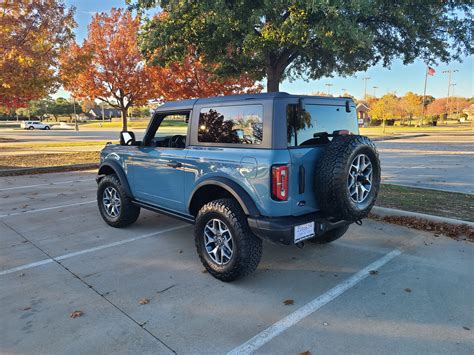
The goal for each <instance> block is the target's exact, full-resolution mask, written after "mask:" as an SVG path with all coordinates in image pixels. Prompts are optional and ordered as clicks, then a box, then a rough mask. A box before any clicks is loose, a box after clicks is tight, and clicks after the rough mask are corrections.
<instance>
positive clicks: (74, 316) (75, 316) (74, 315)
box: [69, 311, 84, 318]
mask: <svg viewBox="0 0 474 355" xmlns="http://www.w3.org/2000/svg"><path fill="white" fill-rule="evenodd" d="M83 314H84V313H82V311H74V312H72V313H71V314H70V315H69V317H71V318H77V317H81V316H82V315H83Z"/></svg>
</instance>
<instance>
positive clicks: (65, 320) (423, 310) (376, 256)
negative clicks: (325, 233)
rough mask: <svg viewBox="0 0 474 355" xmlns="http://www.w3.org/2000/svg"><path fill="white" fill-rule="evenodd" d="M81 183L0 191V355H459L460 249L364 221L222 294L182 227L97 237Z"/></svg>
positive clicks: (266, 257)
mask: <svg viewBox="0 0 474 355" xmlns="http://www.w3.org/2000/svg"><path fill="white" fill-rule="evenodd" d="M93 178H94V172H74V173H56V174H42V175H32V176H20V177H2V178H0V314H1V322H0V352H1V353H22V354H32V353H35V354H56V353H61V354H64V353H112V352H113V353H134V354H135V353H160V354H166V353H179V354H197V353H200V354H226V353H248V352H255V353H261V354H298V353H300V352H305V351H310V352H311V353H312V354H317V353H329V354H336V353H358V354H360V353H364V354H380V353H389V352H390V353H417V354H423V353H426V354H446V353H456V354H472V350H473V349H474V336H473V331H474V300H473V297H472V295H473V294H474V272H473V271H474V257H473V256H474V244H472V243H468V242H462V241H454V240H452V239H449V238H447V237H435V236H434V235H432V234H431V233H425V232H420V231H414V230H411V229H407V228H404V227H400V226H394V225H390V224H385V223H381V222H376V221H372V220H364V224H363V226H356V225H353V226H351V228H350V229H349V232H348V233H347V234H346V235H345V236H344V237H343V238H342V239H340V240H338V241H336V242H334V243H332V244H329V245H325V246H316V245H311V244H309V243H307V244H306V246H305V247H304V248H303V249H298V248H296V247H285V246H279V245H272V244H268V243H265V244H264V254H263V258H262V262H261V264H260V266H259V268H258V269H257V271H256V272H255V273H254V274H252V275H250V276H249V277H247V278H245V279H243V280H239V281H237V282H233V283H223V282H220V281H218V280H216V279H214V278H212V277H211V276H210V275H209V274H207V273H205V272H203V270H204V268H203V267H202V265H201V264H200V262H199V259H198V257H197V255H196V251H195V247H194V240H193V229H192V226H190V225H187V224H184V223H182V222H179V221H177V220H174V219H171V218H168V217H165V216H162V215H158V214H155V213H152V212H148V211H142V213H141V216H140V218H139V220H138V221H137V223H136V224H134V225H133V226H130V227H129V228H126V229H114V228H111V227H109V226H108V225H106V224H105V223H104V222H103V221H102V220H101V218H100V216H99V213H98V210H97V206H96V202H95V193H96V184H95V181H94V179H93ZM74 311H80V313H76V314H81V316H79V317H77V318H72V317H70V315H71V313H73V312H74Z"/></svg>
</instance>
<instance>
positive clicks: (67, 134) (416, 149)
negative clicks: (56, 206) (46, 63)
mask: <svg viewBox="0 0 474 355" xmlns="http://www.w3.org/2000/svg"><path fill="white" fill-rule="evenodd" d="M119 131H120V130H119V129H117V130H106V131H103V130H98V129H95V130H87V131H86V130H81V131H79V132H74V131H21V130H0V137H3V138H9V139H14V140H17V141H18V142H55V141H57V142H59V141H72V140H74V141H81V140H83V141H93V140H101V141H104V140H117V139H118V137H119ZM135 133H136V135H137V139H142V137H143V134H144V130H143V129H141V130H136V132H135ZM0 144H1V143H0ZM376 145H377V147H378V149H379V152H380V159H381V162H382V179H383V182H385V183H391V184H399V185H407V186H413V187H422V188H432V189H440V190H446V191H453V192H462V193H470V194H474V132H472V131H464V132H450V133H447V132H446V131H445V132H444V133H430V135H429V136H426V137H418V138H406V139H399V140H387V141H378V142H376ZM100 148H101V147H100V146H90V147H88V148H82V149H84V150H87V149H89V150H98V149H100ZM66 149H67V147H66V148H61V149H58V148H42V149H41V151H45V152H46V151H49V152H57V151H65V150H66ZM80 149H81V148H80V147H75V148H73V150H74V151H78V150H80ZM2 152H3V154H7V153H8V154H21V153H20V152H15V151H11V150H10V151H7V150H3V151H2ZM23 154H25V152H23Z"/></svg>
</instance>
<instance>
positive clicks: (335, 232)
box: [309, 224, 349, 244]
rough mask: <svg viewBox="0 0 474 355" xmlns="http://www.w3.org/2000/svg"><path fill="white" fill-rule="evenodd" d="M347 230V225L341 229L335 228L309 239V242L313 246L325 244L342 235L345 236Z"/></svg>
mask: <svg viewBox="0 0 474 355" xmlns="http://www.w3.org/2000/svg"><path fill="white" fill-rule="evenodd" d="M348 229H349V224H347V225H345V226H341V227H337V228H334V229H331V230H329V231H327V232H326V233H324V234H322V235H320V236H317V237H314V238H311V239H310V240H309V242H311V243H314V244H327V243H331V242H333V241H335V240H336V239H339V238H341V237H342V236H343V235H344V234H346V232H347V230H348Z"/></svg>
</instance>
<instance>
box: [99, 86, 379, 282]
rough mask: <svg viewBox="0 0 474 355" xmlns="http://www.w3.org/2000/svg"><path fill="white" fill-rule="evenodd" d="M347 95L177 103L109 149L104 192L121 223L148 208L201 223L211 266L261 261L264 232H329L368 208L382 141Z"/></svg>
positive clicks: (299, 237)
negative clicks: (360, 122) (361, 124)
mask: <svg viewBox="0 0 474 355" xmlns="http://www.w3.org/2000/svg"><path fill="white" fill-rule="evenodd" d="M358 133H359V129H358V126H357V117H356V109H355V105H354V102H353V101H352V99H350V98H331V97H316V96H300V95H298V96H297V95H289V94H287V93H266V94H249V95H234V96H223V97H214V98H204V99H192V100H183V101H176V102H168V103H165V104H164V105H162V106H160V107H158V109H157V110H156V111H155V112H154V114H153V116H152V119H151V121H150V123H149V125H148V128H147V130H146V132H145V135H144V137H143V140H141V141H137V140H136V139H135V135H134V134H133V133H132V132H122V133H121V139H120V144H119V145H113V144H108V145H106V146H105V148H104V149H103V150H102V152H101V158H100V159H101V164H100V167H99V173H98V176H97V182H98V191H97V201H98V205H99V210H100V213H101V215H102V217H103V219H104V220H105V221H106V222H107V223H108V224H109V225H111V226H113V227H125V226H128V225H130V224H132V223H134V222H135V221H136V220H137V219H138V216H139V214H140V208H145V209H149V210H152V211H156V212H159V213H162V214H165V215H168V216H173V217H176V218H178V219H181V220H183V221H186V222H189V223H193V224H194V226H195V227H194V238H195V244H196V248H197V252H198V255H199V257H200V259H201V262H202V263H203V264H204V266H205V268H206V269H207V270H208V272H209V273H210V274H212V275H213V276H214V277H216V278H218V279H220V280H223V281H232V280H235V279H237V278H240V277H243V276H245V275H247V274H249V273H251V272H252V271H254V270H255V269H256V268H257V266H258V263H259V261H260V257H261V255H262V239H265V240H268V241H271V242H276V243H280V244H285V245H293V244H297V245H302V242H303V241H305V240H309V241H311V242H314V243H328V242H331V241H334V240H336V239H337V238H339V237H341V236H342V235H343V234H344V233H345V232H346V231H347V229H348V227H349V225H350V224H351V223H353V222H360V220H361V219H362V218H364V217H366V216H367V215H368V213H369V212H370V210H371V208H372V206H373V204H374V202H375V199H376V197H377V193H378V190H379V184H380V163H379V159H378V154H377V151H376V149H375V146H374V144H373V143H372V142H371V141H370V140H369V139H368V138H367V137H363V136H360V135H358Z"/></svg>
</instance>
